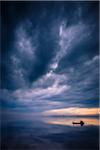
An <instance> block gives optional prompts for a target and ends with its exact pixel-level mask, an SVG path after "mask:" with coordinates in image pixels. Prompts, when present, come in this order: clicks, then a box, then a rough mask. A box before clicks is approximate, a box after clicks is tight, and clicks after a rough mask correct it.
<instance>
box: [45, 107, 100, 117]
mask: <svg viewBox="0 0 100 150" xmlns="http://www.w3.org/2000/svg"><path fill="white" fill-rule="evenodd" d="M99 112H100V109H99V108H78V107H69V108H62V109H53V110H48V111H45V112H43V115H44V116H98V115H99Z"/></svg>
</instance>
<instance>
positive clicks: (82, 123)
mask: <svg viewBox="0 0 100 150" xmlns="http://www.w3.org/2000/svg"><path fill="white" fill-rule="evenodd" d="M72 124H73V125H74V124H80V125H81V126H83V125H84V122H83V121H80V122H72Z"/></svg>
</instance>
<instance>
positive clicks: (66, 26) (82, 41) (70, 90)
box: [0, 1, 99, 113]
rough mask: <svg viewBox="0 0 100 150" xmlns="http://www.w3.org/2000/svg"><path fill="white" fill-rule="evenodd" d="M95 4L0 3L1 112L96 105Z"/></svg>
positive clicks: (97, 50)
mask: <svg viewBox="0 0 100 150" xmlns="http://www.w3.org/2000/svg"><path fill="white" fill-rule="evenodd" d="M98 3H99V2H97V1H96V2H94V1H90V2H86V1H84V2H82V1H81V2H79V1H75V2H74V1H72V2H68V1H64V2H60V1H59V2H57V1H55V2H50V1H48V2H46V1H45V2H42V1H41V2H39V1H37V2H28V1H27V2H2V3H1V29H2V30H1V61H0V63H1V102H2V103H1V104H2V109H3V110H4V111H8V112H9V111H10V110H13V111H15V112H16V111H17V112H20V111H24V112H30V111H31V112H35V113H36V112H44V111H48V110H52V109H58V108H69V107H79V108H80V107H84V108H95V107H98V103H99V90H98V88H99V81H98V80H99V4H98Z"/></svg>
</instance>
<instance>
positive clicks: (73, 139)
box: [1, 117, 99, 150]
mask: <svg viewBox="0 0 100 150" xmlns="http://www.w3.org/2000/svg"><path fill="white" fill-rule="evenodd" d="M80 120H83V121H84V122H85V125H84V126H80V125H74V126H73V125H72V122H73V121H78V122H79V121H80ZM1 142H2V145H1V148H2V150H23V149H24V150H98V149H99V123H98V118H75V117H74V118H72V117H71V118H69V117H44V118H42V119H28V118H27V119H21V120H20V119H19V120H18V119H17V120H16V119H15V120H13V119H12V120H10V121H4V122H2V123H1Z"/></svg>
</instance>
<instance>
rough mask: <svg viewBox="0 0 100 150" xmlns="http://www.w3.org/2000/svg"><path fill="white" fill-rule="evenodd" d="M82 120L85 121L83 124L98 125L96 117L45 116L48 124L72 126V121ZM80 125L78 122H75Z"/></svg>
mask: <svg viewBox="0 0 100 150" xmlns="http://www.w3.org/2000/svg"><path fill="white" fill-rule="evenodd" d="M81 120H82V121H83V122H84V123H85V126H88V125H95V126H98V125H99V121H98V118H84V117H83V118H75V117H73V118H72V117H71V118H69V117H67V118H65V117H56V118H55V117H48V118H45V122H46V123H48V124H55V125H65V126H66V125H68V126H73V123H72V122H80V121H81ZM77 125H79V126H80V124H77Z"/></svg>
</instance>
